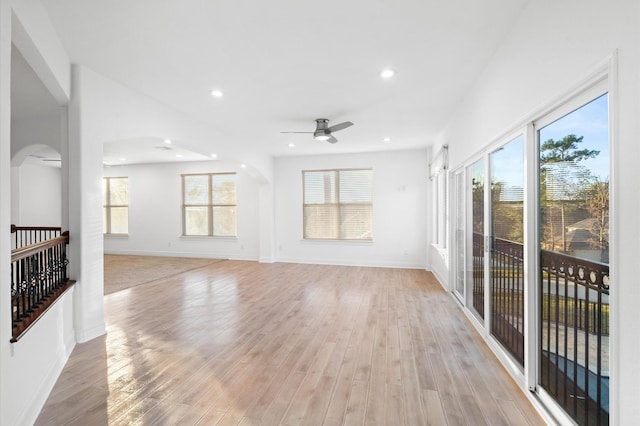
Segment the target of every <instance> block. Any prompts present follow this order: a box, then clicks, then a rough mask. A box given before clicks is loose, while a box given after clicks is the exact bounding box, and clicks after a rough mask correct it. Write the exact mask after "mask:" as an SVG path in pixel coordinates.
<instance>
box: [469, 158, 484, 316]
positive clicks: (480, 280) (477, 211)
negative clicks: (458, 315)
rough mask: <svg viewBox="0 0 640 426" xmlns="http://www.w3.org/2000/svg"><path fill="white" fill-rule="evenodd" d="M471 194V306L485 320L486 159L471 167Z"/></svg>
mask: <svg viewBox="0 0 640 426" xmlns="http://www.w3.org/2000/svg"><path fill="white" fill-rule="evenodd" d="M468 174H469V178H470V192H471V209H470V212H469V213H470V219H471V226H470V229H471V306H472V307H473V310H474V311H475V312H476V313H477V314H478V315H479V316H480V318H483V319H484V271H485V264H484V263H485V255H484V253H485V247H484V200H485V195H484V187H485V182H484V176H485V172H484V158H481V159H479V160H478V161H476V162H475V163H473V164H472V165H471V166H470V167H469V173H468Z"/></svg>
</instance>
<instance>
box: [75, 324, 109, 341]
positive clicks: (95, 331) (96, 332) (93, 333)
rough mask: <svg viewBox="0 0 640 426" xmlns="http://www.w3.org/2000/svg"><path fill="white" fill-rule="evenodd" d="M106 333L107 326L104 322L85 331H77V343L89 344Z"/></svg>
mask: <svg viewBox="0 0 640 426" xmlns="http://www.w3.org/2000/svg"><path fill="white" fill-rule="evenodd" d="M106 333H107V328H106V325H105V323H104V322H101V323H100V324H96V325H94V326H92V327H89V328H86V329H84V330H76V341H77V342H78V343H84V342H88V341H89V340H93V339H95V338H96V337H100V336H102V335H104V334H106Z"/></svg>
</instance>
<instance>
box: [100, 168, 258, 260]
mask: <svg viewBox="0 0 640 426" xmlns="http://www.w3.org/2000/svg"><path fill="white" fill-rule="evenodd" d="M215 172H236V173H237V182H236V184H237V187H236V191H237V206H238V208H237V215H238V217H237V219H238V228H237V229H238V235H237V238H230V237H223V238H221V237H183V236H181V234H182V210H181V203H182V199H181V197H182V189H181V178H180V175H181V174H185V173H215ZM104 176H111V177H127V178H128V179H129V235H128V236H126V237H125V236H105V238H104V250H105V253H111V254H133V255H154V256H184V257H204V258H222V259H247V260H258V258H259V252H260V205H259V197H260V186H261V184H260V183H259V182H258V181H257V180H256V179H255V178H253V177H251V176H249V174H248V173H246V171H245V170H244V169H241V168H239V167H237V166H236V165H234V164H230V163H224V162H219V161H208V162H181V163H163V164H141V165H131V166H119V167H105V168H104Z"/></svg>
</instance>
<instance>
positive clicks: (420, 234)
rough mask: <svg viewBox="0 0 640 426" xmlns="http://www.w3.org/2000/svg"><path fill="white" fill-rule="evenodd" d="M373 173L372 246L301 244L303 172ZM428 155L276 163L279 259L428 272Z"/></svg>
mask: <svg viewBox="0 0 640 426" xmlns="http://www.w3.org/2000/svg"><path fill="white" fill-rule="evenodd" d="M334 168H373V242H364V241H363V242H349V241H304V240H303V239H302V170H319V169H334ZM427 182H428V176H427V150H426V149H425V150H411V151H393V152H384V153H361V154H346V155H345V154H341V155H326V156H308V157H282V158H277V159H276V160H275V199H276V202H275V216H276V235H275V246H276V260H277V261H280V262H301V263H323V264H335V265H363V266H389V267H407V268H424V266H425V258H426V238H427V221H426V217H427V215H428V212H427V210H428V209H427Z"/></svg>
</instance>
